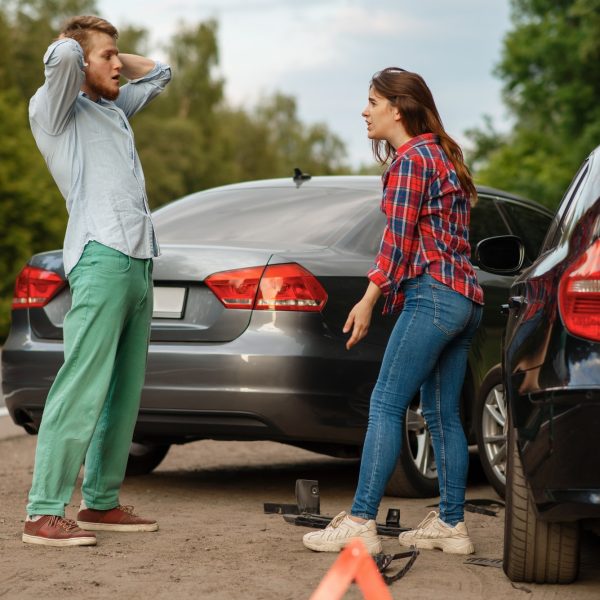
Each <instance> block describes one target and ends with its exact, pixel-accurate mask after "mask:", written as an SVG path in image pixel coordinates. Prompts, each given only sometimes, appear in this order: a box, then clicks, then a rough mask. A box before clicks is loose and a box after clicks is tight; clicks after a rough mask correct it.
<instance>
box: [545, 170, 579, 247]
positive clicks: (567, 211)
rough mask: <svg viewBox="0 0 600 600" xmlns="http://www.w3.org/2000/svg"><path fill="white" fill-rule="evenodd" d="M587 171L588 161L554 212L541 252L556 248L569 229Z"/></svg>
mask: <svg viewBox="0 0 600 600" xmlns="http://www.w3.org/2000/svg"><path fill="white" fill-rule="evenodd" d="M587 171H588V161H587V160H586V161H585V162H584V163H583V165H581V167H580V169H579V171H578V172H577V174H576V175H575V177H574V178H573V181H572V182H571V185H570V186H569V188H568V189H567V191H566V193H565V195H564V197H563V199H562V201H561V203H560V206H559V207H558V211H557V212H556V215H555V217H554V220H553V221H552V225H551V227H550V229H549V230H548V235H547V236H546V239H545V240H544V246H543V248H542V251H546V250H549V249H550V248H553V247H554V246H556V244H558V242H559V241H560V239H561V238H562V235H563V233H564V232H565V230H566V229H568V228H569V223H570V222H572V221H573V213H574V207H575V206H576V204H577V202H576V201H575V198H576V197H577V196H578V194H579V192H580V191H581V189H582V187H583V186H582V185H581V184H582V182H583V180H584V179H585V176H586V175H587Z"/></svg>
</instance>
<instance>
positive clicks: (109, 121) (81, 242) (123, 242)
mask: <svg viewBox="0 0 600 600" xmlns="http://www.w3.org/2000/svg"><path fill="white" fill-rule="evenodd" d="M44 65H45V75H46V81H45V83H44V85H43V86H42V87H40V88H39V89H38V90H37V92H36V93H35V95H34V96H33V97H32V98H31V101H30V104H29V120H30V123H31V130H32V132H33V136H34V138H35V141H36V143H37V145H38V148H39V149H40V151H41V153H42V155H43V156H44V159H45V160H46V163H47V165H48V169H49V170H50V173H51V174H52V176H53V177H54V180H55V181H56V184H57V185H58V187H59V189H60V191H61V193H62V195H63V196H64V197H65V200H66V204H67V211H68V213H69V221H68V224H67V231H66V234H65V241H64V247H63V259H64V268H65V273H66V274H67V275H68V274H69V272H70V271H71V270H72V269H73V267H74V266H75V265H76V264H77V262H78V261H79V258H80V256H81V253H82V252H83V249H84V247H85V245H86V244H87V243H88V242H89V241H91V240H95V241H97V242H100V243H101V244H104V245H105V246H109V247H110V248H114V249H115V250H119V251H120V252H123V253H124V254H127V255H128V256H131V257H134V258H152V257H153V256H158V255H159V252H160V250H159V246H158V242H157V240H156V235H155V233H154V227H153V225H152V219H151V216H150V208H149V206H148V198H147V196H146V185H145V180H144V173H143V171H142V166H141V164H140V160H139V157H138V154H137V151H136V149H135V143H134V137H133V132H132V130H131V127H130V125H129V121H128V119H129V118H130V117H131V116H133V115H134V114H135V113H136V112H138V111H139V110H140V109H142V108H143V107H144V106H146V104H148V102H150V100H152V99H153V98H154V97H155V96H157V95H158V94H159V93H160V92H162V90H163V89H164V88H165V86H166V85H167V83H168V82H169V80H170V78H171V70H170V68H169V67H168V66H167V65H163V64H161V63H159V62H157V63H156V64H155V67H154V68H153V69H152V70H151V71H150V72H149V73H148V74H146V75H145V76H144V77H141V78H140V79H136V80H132V81H129V82H128V83H127V84H125V85H124V86H122V87H121V90H120V93H119V96H118V98H117V99H116V100H115V101H114V102H111V101H109V100H105V99H103V98H101V99H100V100H98V102H94V101H93V100H91V99H90V98H89V97H88V96H86V95H85V94H84V93H83V92H81V91H80V90H81V86H82V84H83V83H84V80H85V73H84V71H83V68H84V66H83V50H82V48H81V46H80V45H79V43H78V42H76V41H75V40H73V39H70V38H66V39H61V40H58V41H56V42H54V43H53V44H51V45H50V47H49V48H48V50H47V52H46V54H45V55H44Z"/></svg>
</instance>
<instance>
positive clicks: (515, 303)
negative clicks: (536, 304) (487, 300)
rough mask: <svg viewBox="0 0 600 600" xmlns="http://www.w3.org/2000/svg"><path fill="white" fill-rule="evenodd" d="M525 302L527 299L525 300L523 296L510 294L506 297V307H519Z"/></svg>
mask: <svg viewBox="0 0 600 600" xmlns="http://www.w3.org/2000/svg"><path fill="white" fill-rule="evenodd" d="M525 304H527V300H525V296H511V297H510V298H509V299H508V308H509V309H511V308H512V309H517V310H518V309H520V308H521V307H522V306H525Z"/></svg>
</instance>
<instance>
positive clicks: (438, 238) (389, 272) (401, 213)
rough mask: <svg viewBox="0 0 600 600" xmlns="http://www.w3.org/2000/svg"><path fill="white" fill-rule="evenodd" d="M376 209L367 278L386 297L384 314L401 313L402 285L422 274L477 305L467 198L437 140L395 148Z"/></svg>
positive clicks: (480, 294) (430, 137) (480, 295)
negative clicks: (378, 216)
mask: <svg viewBox="0 0 600 600" xmlns="http://www.w3.org/2000/svg"><path fill="white" fill-rule="evenodd" d="M381 210H382V211H383V213H384V214H385V216H386V218H387V224H386V227H385V230H384V232H383V238H382V240H381V246H380V248H379V253H378V254H377V258H376V259H375V265H374V267H373V268H372V269H371V270H370V271H369V273H368V275H367V276H368V278H369V279H370V280H371V281H373V282H374V283H375V284H377V286H379V288H380V289H381V291H382V293H383V294H384V296H385V297H386V298H385V305H384V308H383V312H384V314H389V313H396V312H399V311H400V310H401V309H402V306H403V304H404V295H403V294H402V291H401V285H402V282H403V281H406V280H408V279H412V278H414V277H418V276H419V275H421V274H423V273H428V274H429V275H430V276H431V277H433V278H434V279H437V281H439V282H441V283H443V284H444V285H447V286H448V287H450V288H452V289H453V290H455V291H456V292H458V293H459V294H462V295H463V296H465V297H467V298H469V299H470V300H472V301H473V302H476V303H477V304H483V291H482V289H481V287H480V286H479V284H478V283H477V276H476V274H475V271H474V269H473V265H472V264H471V260H470V256H471V249H470V246H469V217H470V202H469V198H468V197H467V195H466V193H465V191H464V190H463V188H462V186H461V184H460V181H459V179H458V176H457V174H456V171H455V170H454V166H453V164H452V162H451V161H450V160H449V159H448V157H447V156H446V153H445V152H444V149H443V148H442V146H441V145H440V143H439V138H438V136H437V135H434V134H431V133H427V134H424V135H419V136H416V137H413V138H411V139H410V140H409V141H408V142H406V143H405V144H403V145H402V146H401V147H400V148H398V151H397V154H396V157H395V158H394V160H393V162H392V164H391V165H390V166H389V168H388V169H387V171H386V172H385V173H384V175H383V198H382V201H381Z"/></svg>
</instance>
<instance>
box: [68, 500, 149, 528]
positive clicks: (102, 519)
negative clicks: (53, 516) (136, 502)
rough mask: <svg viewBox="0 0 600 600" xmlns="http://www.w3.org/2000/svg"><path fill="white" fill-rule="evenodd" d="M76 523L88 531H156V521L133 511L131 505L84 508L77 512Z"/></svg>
mask: <svg viewBox="0 0 600 600" xmlns="http://www.w3.org/2000/svg"><path fill="white" fill-rule="evenodd" d="M77 525H79V527H83V528H85V529H89V530H90V531H156V530H157V529H158V523H157V522H156V521H155V520H153V519H144V518H142V517H138V516H137V515H135V514H134V513H133V506H117V507H116V508H111V509H110V510H95V509H93V508H84V509H83V510H80V511H79V513H77Z"/></svg>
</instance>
